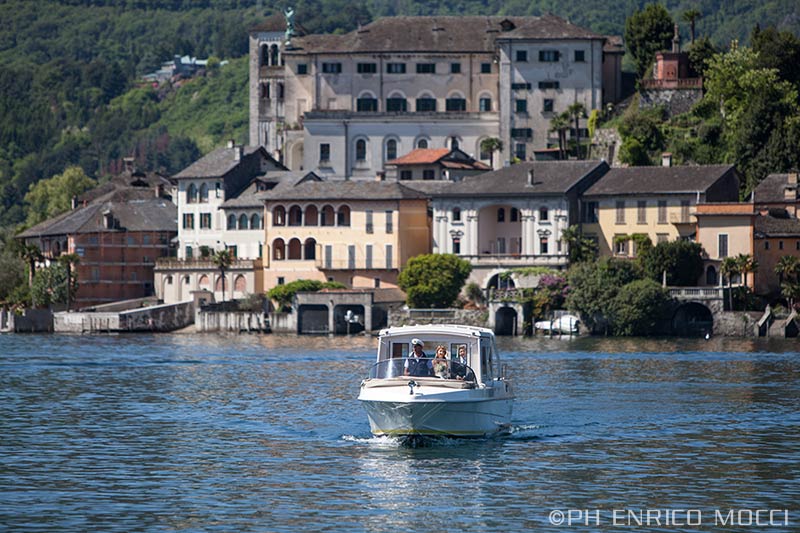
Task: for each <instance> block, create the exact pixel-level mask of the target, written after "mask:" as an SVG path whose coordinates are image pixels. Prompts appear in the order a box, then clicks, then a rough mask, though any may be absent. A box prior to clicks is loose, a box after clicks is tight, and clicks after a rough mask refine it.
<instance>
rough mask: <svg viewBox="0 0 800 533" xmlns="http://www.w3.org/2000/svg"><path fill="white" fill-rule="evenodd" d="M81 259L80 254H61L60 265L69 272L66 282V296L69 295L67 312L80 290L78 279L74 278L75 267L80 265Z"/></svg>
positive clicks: (59, 257)
mask: <svg viewBox="0 0 800 533" xmlns="http://www.w3.org/2000/svg"><path fill="white" fill-rule="evenodd" d="M80 261H81V258H80V256H79V255H78V254H61V255H59V256H58V264H59V265H61V266H63V267H64V270H65V271H66V272H67V280H66V291H65V292H66V295H67V311H69V310H70V307H71V306H72V300H74V299H75V294H76V292H77V290H78V277H77V276H74V278H73V275H72V273H73V267H74V266H75V265H77V264H78V263H80Z"/></svg>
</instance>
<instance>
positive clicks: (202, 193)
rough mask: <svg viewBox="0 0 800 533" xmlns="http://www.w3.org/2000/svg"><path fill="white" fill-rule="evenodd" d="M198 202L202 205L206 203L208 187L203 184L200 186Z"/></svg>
mask: <svg viewBox="0 0 800 533" xmlns="http://www.w3.org/2000/svg"><path fill="white" fill-rule="evenodd" d="M200 202H201V203H204V204H207V203H208V185H206V184H205V183H203V184H201V185H200Z"/></svg>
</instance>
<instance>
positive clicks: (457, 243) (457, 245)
mask: <svg viewBox="0 0 800 533" xmlns="http://www.w3.org/2000/svg"><path fill="white" fill-rule="evenodd" d="M453 253H454V254H456V255H458V254H460V253H461V238H459V237H453Z"/></svg>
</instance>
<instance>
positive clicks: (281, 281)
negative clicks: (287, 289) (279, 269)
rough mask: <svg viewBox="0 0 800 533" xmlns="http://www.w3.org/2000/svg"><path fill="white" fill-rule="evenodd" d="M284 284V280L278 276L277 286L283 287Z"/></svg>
mask: <svg viewBox="0 0 800 533" xmlns="http://www.w3.org/2000/svg"><path fill="white" fill-rule="evenodd" d="M285 283H286V278H285V277H283V276H278V285H283V284H285Z"/></svg>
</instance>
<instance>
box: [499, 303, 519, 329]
mask: <svg viewBox="0 0 800 533" xmlns="http://www.w3.org/2000/svg"><path fill="white" fill-rule="evenodd" d="M518 320H519V317H518V316H517V311H516V310H515V309H514V308H513V307H501V308H500V309H498V310H497V312H496V313H495V314H494V333H495V335H516V333H517V321H518Z"/></svg>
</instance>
